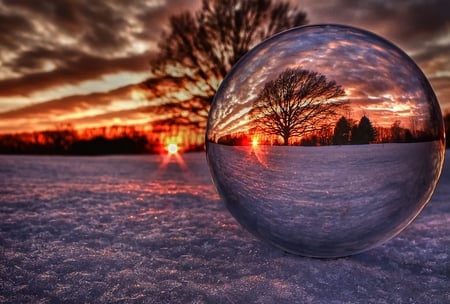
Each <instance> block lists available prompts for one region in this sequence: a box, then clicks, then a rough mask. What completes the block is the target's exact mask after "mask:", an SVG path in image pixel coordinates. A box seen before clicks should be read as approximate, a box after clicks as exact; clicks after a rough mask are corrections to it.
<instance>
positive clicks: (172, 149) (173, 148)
mask: <svg viewBox="0 0 450 304" xmlns="http://www.w3.org/2000/svg"><path fill="white" fill-rule="evenodd" d="M167 152H168V153H169V154H170V155H173V154H177V153H178V145H177V144H173V143H172V144H169V145H168V146H167Z"/></svg>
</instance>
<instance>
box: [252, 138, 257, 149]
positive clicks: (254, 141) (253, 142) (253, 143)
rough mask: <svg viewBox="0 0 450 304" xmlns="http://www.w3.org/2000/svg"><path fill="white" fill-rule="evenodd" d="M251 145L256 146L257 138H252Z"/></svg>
mask: <svg viewBox="0 0 450 304" xmlns="http://www.w3.org/2000/svg"><path fill="white" fill-rule="evenodd" d="M252 146H253V147H254V148H255V147H257V146H258V140H257V139H253V140H252Z"/></svg>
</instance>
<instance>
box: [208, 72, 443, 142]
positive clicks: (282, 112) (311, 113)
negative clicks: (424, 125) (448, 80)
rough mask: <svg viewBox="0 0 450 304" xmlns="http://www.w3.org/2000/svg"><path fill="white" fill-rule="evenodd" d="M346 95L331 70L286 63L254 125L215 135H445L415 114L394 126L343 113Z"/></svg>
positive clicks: (283, 138) (263, 138) (414, 138)
mask: <svg viewBox="0 0 450 304" xmlns="http://www.w3.org/2000/svg"><path fill="white" fill-rule="evenodd" d="M344 97H345V91H344V89H343V88H342V87H341V86H340V85H338V84H337V83H336V82H335V81H333V80H327V78H326V76H325V75H322V74H319V73H317V72H314V71H309V70H305V69H301V68H296V69H286V70H285V71H283V72H282V73H281V74H280V75H279V76H278V77H277V78H276V79H274V80H270V81H268V82H267V83H265V85H264V87H263V88H262V89H261V91H260V93H259V94H258V96H257V98H256V99H255V101H253V103H252V108H251V110H250V111H249V114H248V119H249V121H250V123H249V128H248V130H245V131H242V132H235V133H230V134H226V135H223V136H221V137H220V138H209V140H210V141H212V142H216V143H219V144H224V145H244V146H245V145H251V144H254V143H255V142H258V144H260V145H261V144H262V145H285V146H287V145H300V146H325V145H349V144H353V145H360V144H372V143H410V142H420V141H432V140H436V139H438V138H439V136H438V135H436V134H433V133H434V132H433V130H424V129H417V128H416V126H417V121H416V120H415V119H414V118H411V128H405V127H403V126H402V122H401V121H400V120H396V121H394V122H393V123H392V125H391V126H390V127H388V128H386V127H375V126H374V125H373V124H372V122H371V120H370V118H369V117H368V116H366V115H365V114H364V115H363V116H362V117H361V119H360V120H359V121H355V120H353V119H351V118H349V117H346V116H344V115H342V114H340V113H343V112H345V111H348V109H349V107H350V103H349V102H348V101H346V100H345V99H343V98H344ZM339 116H340V117H339ZM448 117H449V115H447V116H446V118H447V120H448ZM447 125H448V124H447ZM431 129H434V128H431ZM446 131H448V129H447V130H446ZM447 139H448V137H447Z"/></svg>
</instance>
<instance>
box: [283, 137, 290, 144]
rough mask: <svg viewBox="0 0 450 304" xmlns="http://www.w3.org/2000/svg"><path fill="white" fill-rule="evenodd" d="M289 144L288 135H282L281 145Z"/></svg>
mask: <svg viewBox="0 0 450 304" xmlns="http://www.w3.org/2000/svg"><path fill="white" fill-rule="evenodd" d="M287 145H289V135H288V134H286V135H283V146H287Z"/></svg>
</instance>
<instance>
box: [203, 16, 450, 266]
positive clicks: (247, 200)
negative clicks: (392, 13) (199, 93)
mask: <svg viewBox="0 0 450 304" xmlns="http://www.w3.org/2000/svg"><path fill="white" fill-rule="evenodd" d="M444 141H445V135H444V125H443V120H442V113H441V110H440V107H439V104H438V101H437V98H436V95H435V94H434V92H433V89H432V88H431V86H430V84H429V82H428V80H427V78H426V77H425V76H424V74H423V72H422V71H421V70H420V69H419V68H418V66H417V65H416V64H415V63H414V61H413V60H412V59H411V58H410V57H408V56H407V55H406V54H405V53H404V52H403V51H402V50H400V49H399V48H398V47H396V46H395V45H393V44H392V43H390V42H388V41H387V40H385V39H383V38H381V37H379V36H377V35H375V34H373V33H370V32H367V31H365V30H362V29H358V28H354V27H349V26H342V25H313V26H304V27H298V28H293V29H290V30H288V31H285V32H282V33H279V34H277V35H275V36H272V37H271V38H269V39H267V40H265V41H263V42H262V43H260V44H259V45H257V46H256V47H254V48H253V49H252V50H250V51H249V52H248V53H247V54H245V55H244V56H243V57H242V58H241V59H240V60H239V62H238V63H237V64H236V65H235V66H234V67H233V68H232V69H231V71H230V72H229V73H228V74H227V76H226V77H225V79H224V80H223V82H222V83H221V85H220V87H219V89H218V91H217V94H216V95H215V97H214V100H213V102H212V105H211V109H210V112H209V117H208V124H207V130H206V154H207V161H208V164H209V168H210V172H211V175H212V178H213V182H214V185H215V187H216V188H217V191H218V193H219V195H220V196H221V198H222V200H223V202H224V203H225V205H226V207H227V209H228V210H229V211H230V213H231V214H232V215H233V216H234V218H235V219H236V220H237V221H238V222H239V223H240V224H241V225H242V226H243V227H244V228H246V229H247V230H248V231H250V232H251V233H252V234H254V235H255V236H257V237H259V238H261V239H263V240H266V241H268V242H270V243H271V244H273V245H275V246H277V247H279V248H281V249H282V250H284V251H287V252H290V253H294V254H298V255H303V256H310V257H319V258H332V257H341V256H347V255H352V254H356V253H360V252H363V251H365V250H368V249H370V248H373V247H374V246H377V245H379V244H381V243H383V242H385V241H387V240H389V239H390V238H392V237H394V236H396V235H397V234H398V233H400V232H401V231H402V230H403V229H404V228H405V227H406V226H407V225H408V224H410V223H411V222H412V221H413V219H414V218H415V217H416V216H417V215H418V214H419V213H420V212H421V210H422V209H423V208H424V207H425V206H426V204H427V203H428V201H429V200H430V197H431V195H432V193H433V191H434V189H435V187H436V184H437V182H438V179H439V176H440V173H441V169H442V165H443V161H444V149H445V146H444V145H445V143H444Z"/></svg>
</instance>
